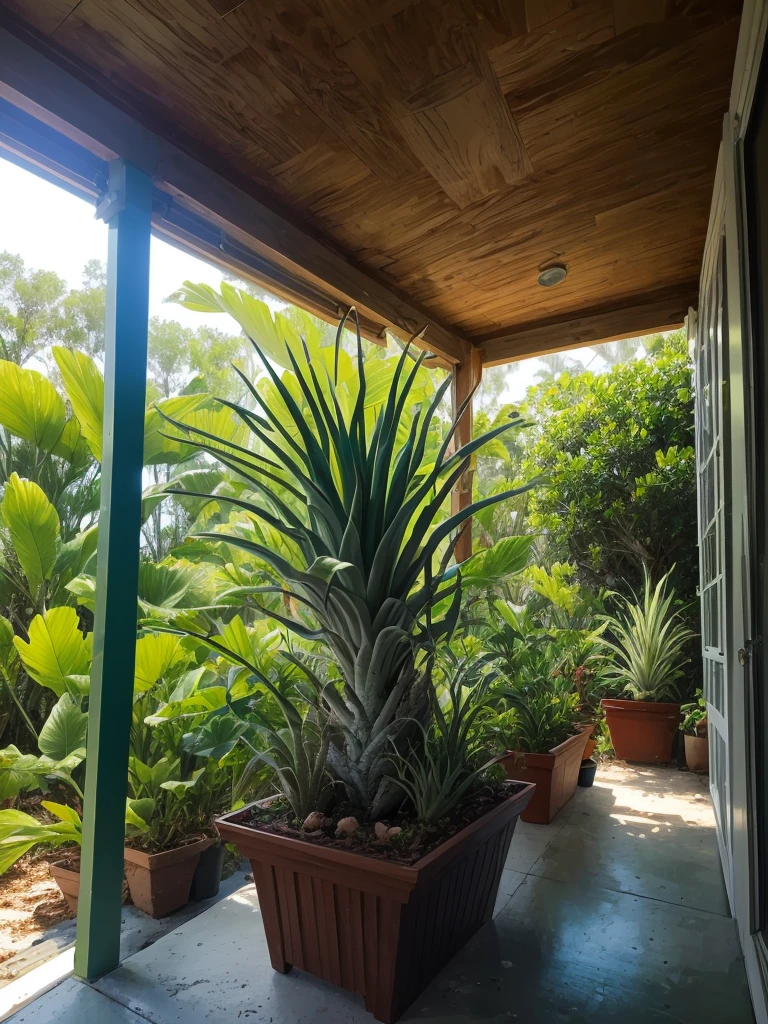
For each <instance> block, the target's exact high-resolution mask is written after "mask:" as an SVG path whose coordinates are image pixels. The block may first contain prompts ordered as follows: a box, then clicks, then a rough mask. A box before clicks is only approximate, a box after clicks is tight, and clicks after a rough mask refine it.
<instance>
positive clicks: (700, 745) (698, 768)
mask: <svg viewBox="0 0 768 1024" xmlns="http://www.w3.org/2000/svg"><path fill="white" fill-rule="evenodd" d="M685 763H686V764H687V765H688V770H689V771H692V772H705V773H706V772H709V740H708V739H707V737H706V736H689V735H688V733H686V734H685Z"/></svg>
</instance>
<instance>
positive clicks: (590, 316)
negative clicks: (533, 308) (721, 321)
mask: <svg viewBox="0 0 768 1024" xmlns="http://www.w3.org/2000/svg"><path fill="white" fill-rule="evenodd" d="M697 294H698V281H691V282H690V283H689V284H687V285H681V286H679V287H676V288H674V289H666V290H665V291H663V292H655V293H653V294H651V295H648V296H647V297H646V299H645V300H644V301H643V302H635V303H632V304H631V305H623V306H619V307H617V308H616V309H608V310H602V311H599V312H591V311H585V312H583V313H580V314H579V315H578V316H574V317H571V318H569V319H568V320H558V321H555V322H550V323H536V324H532V325H531V326H529V327H523V328H521V329H520V330H518V331H515V332H514V333H508V332H507V333H504V334H500V333H498V332H497V333H496V334H489V335H485V336H484V337H482V338H478V339H477V345H478V346H479V347H480V348H482V350H483V366H499V365H500V364H502V363H512V362H515V361H516V360H518V359H530V358H533V357H535V356H542V355H548V354H549V353H551V352H564V351H566V350H567V349H571V348H581V347H582V346H586V345H600V344H603V343H604V342H608V341H618V340H619V339H620V338H639V337H640V336H641V335H643V334H653V333H655V332H657V331H669V330H674V329H675V328H678V327H680V326H682V323H683V320H684V319H685V316H686V314H687V312H688V308H689V307H690V306H692V305H695V303H696V296H697Z"/></svg>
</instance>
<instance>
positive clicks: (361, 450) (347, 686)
mask: <svg viewBox="0 0 768 1024" xmlns="http://www.w3.org/2000/svg"><path fill="white" fill-rule="evenodd" d="M345 320H346V318H345V319H344V320H342V322H341V323H340V325H339V329H338V332H337V336H336V348H335V357H334V359H333V360H332V361H331V359H330V358H324V357H322V358H318V357H317V355H315V357H314V358H313V357H312V356H311V355H310V351H309V349H308V347H307V346H306V345H305V346H304V347H303V351H299V352H298V354H297V353H296V351H295V346H293V347H292V346H290V345H289V346H287V353H288V357H289V359H290V364H291V367H292V374H291V373H290V371H289V372H288V373H287V374H286V375H285V376H284V377H281V376H280V375H279V373H278V372H277V371H276V370H275V369H274V367H273V365H272V364H271V362H270V360H269V359H268V358H267V356H266V355H265V353H264V352H263V350H262V348H261V346H260V345H259V341H258V339H256V338H251V342H252V344H253V347H254V348H255V350H256V352H257V354H258V355H259V357H260V358H261V361H262V363H263V365H264V369H265V371H266V374H267V376H268V378H269V379H270V380H271V391H272V394H273V395H276V396H278V398H279V402H278V403H276V404H279V408H273V407H272V403H271V402H270V401H268V400H267V399H266V398H265V392H266V393H267V394H268V393H269V389H261V388H257V387H256V386H255V385H254V384H253V383H252V382H251V381H250V380H248V379H247V378H246V377H245V375H244V374H242V372H241V371H239V370H238V369H237V367H235V370H236V371H237V372H238V373H240V376H241V377H242V379H243V383H244V384H245V386H246V388H247V390H248V392H249V393H250V395H251V396H252V399H253V401H254V403H255V406H256V409H255V410H253V409H250V408H246V407H245V406H242V405H238V404H237V403H232V402H229V401H224V400H222V402H223V404H224V405H227V406H228V407H229V408H230V409H232V410H233V411H234V412H235V413H236V414H237V415H238V416H239V417H240V419H241V420H242V421H243V422H244V423H245V424H246V425H247V427H248V428H249V430H250V431H251V433H252V435H253V442H254V443H253V445H252V446H251V447H245V446H241V445H238V444H235V443H233V442H230V441H227V440H225V439H223V438H218V437H216V436H214V435H212V434H208V433H205V432H204V431H202V430H200V429H198V428H195V427H191V426H187V425H185V424H183V423H180V422H178V421H171V422H172V423H174V425H175V426H176V427H178V428H179V429H181V430H182V431H184V433H185V434H186V436H187V437H188V438H189V440H190V443H192V444H194V445H195V446H196V447H197V448H199V449H201V450H203V451H206V452H209V453H210V454H212V455H214V456H215V457H216V458H217V459H219V460H220V461H221V462H222V463H223V464H224V465H225V466H227V467H229V468H230V469H231V470H233V471H234V472H235V473H237V474H239V476H240V477H241V478H243V479H244V480H245V481H246V483H247V486H248V487H249V488H250V493H248V492H246V493H244V494H243V495H242V496H240V497H236V498H235V497H233V498H226V499H225V500H227V501H231V502H232V504H233V505H235V506H237V507H239V508H241V509H244V510H245V511H246V512H248V513H250V514H251V515H252V516H254V517H256V518H257V519H259V520H261V521H263V522H265V523H267V524H269V525H270V526H271V527H273V528H274V529H276V530H278V531H279V532H280V533H281V534H283V535H284V536H285V537H286V538H287V539H288V540H289V541H290V542H291V543H292V545H293V547H294V550H295V551H296V552H297V556H296V558H294V559H293V560H289V559H288V558H286V557H283V556H282V555H279V554H277V553H276V552H275V551H274V550H271V549H270V548H269V547H267V546H266V545H264V544H262V543H259V542H257V541H254V540H253V539H248V538H247V537H243V536H235V535H230V534H226V533H223V532H219V533H206V534H202V536H204V537H209V538H210V539H211V540H214V541H217V542H221V541H222V540H226V541H228V543H230V544H232V545H235V546H237V547H238V548H241V549H245V550H246V551H247V552H250V553H251V554H252V555H253V556H256V557H257V558H258V559H259V560H262V561H263V562H266V563H267V564H268V565H269V566H271V568H272V569H273V570H274V572H275V574H276V576H277V577H278V578H279V580H280V581H281V582H280V583H279V584H276V585H275V586H272V587H266V588H265V587H254V588H252V592H253V593H254V594H255V595H256V596H255V597H254V600H255V601H258V600H259V597H258V594H259V592H262V593H264V592H265V591H270V592H272V593H278V594H279V593H282V594H283V595H284V596H285V597H286V598H291V599H294V600H295V601H298V602H300V603H301V605H302V606H303V607H304V608H305V609H306V610H307V611H308V612H309V620H310V621H311V620H313V623H312V626H310V625H308V620H307V618H303V619H300V618H297V617H290V616H283V615H280V614H278V613H275V612H274V611H273V610H271V609H270V610H269V614H270V615H272V616H273V617H274V618H277V619H279V620H280V621H281V622H283V624H284V625H286V626H288V627H289V628H290V629H291V630H294V631H295V632H296V633H297V634H299V635H300V636H301V637H303V638H305V639H311V640H316V639H319V638H322V639H324V640H325V642H326V644H327V646H328V647H329V648H330V650H331V652H332V654H333V656H334V659H335V660H336V662H337V663H338V666H339V669H340V673H341V677H342V680H343V684H340V685H339V687H338V688H334V687H329V686H327V685H326V686H325V687H324V688H323V703H324V705H325V707H326V708H327V710H328V712H329V713H330V714H331V716H332V719H333V724H334V727H335V738H334V740H333V742H332V743H331V747H330V752H329V760H330V765H331V768H332V770H333V771H334V773H335V774H336V776H337V777H338V778H339V779H340V780H342V781H343V782H344V784H345V785H346V787H347V791H348V794H349V796H350V799H352V800H353V801H354V803H355V804H356V805H357V806H359V807H361V808H364V809H366V810H367V811H368V812H369V813H371V814H373V815H376V814H381V813H384V812H385V811H386V810H387V809H388V808H389V807H391V806H392V804H393V803H394V802H396V801H397V800H399V799H400V798H401V797H402V793H401V792H398V789H397V787H396V786H395V785H394V784H393V782H392V780H391V778H389V777H388V776H390V775H391V772H392V765H391V759H390V755H391V753H392V741H393V739H396V737H397V736H398V733H399V732H400V731H401V730H403V729H404V728H407V727H408V726H409V725H412V724H413V721H414V719H415V720H422V721H424V720H425V717H426V716H427V715H428V700H427V685H428V683H429V673H430V666H431V659H430V655H429V651H430V650H431V649H432V647H433V645H434V643H435V641H436V640H437V639H439V638H440V637H441V636H443V635H445V634H446V633H447V632H450V631H451V630H452V629H453V626H454V625H455V622H456V619H457V616H458V612H459V607H460V602H461V571H460V567H456V566H451V567H450V568H449V567H448V565H449V561H450V559H451V557H452V554H453V550H454V547H455V543H456V538H457V531H458V530H459V528H460V527H461V526H462V524H464V523H465V522H466V520H467V519H468V518H469V517H470V516H471V515H472V514H473V513H474V512H476V511H478V510H479V509H481V508H484V507H486V506H488V505H491V504H494V503H497V502H500V501H503V500H505V499H506V498H511V497H514V496H515V495H517V494H519V493H521V491H523V490H525V489H526V488H527V487H528V486H530V484H526V485H525V486H522V487H514V488H510V489H509V490H507V491H505V492H504V493H502V494H496V495H493V496H492V497H488V498H485V499H484V500H482V501H478V502H476V503H475V504H473V505H470V506H469V507H467V508H465V509H463V510H461V511H460V512H457V513H455V514H453V515H450V514H446V512H445V507H446V502H447V499H448V498H449V495H450V492H451V489H452V488H453V487H454V485H455V484H456V483H457V481H458V480H459V478H460V477H461V475H462V473H463V472H464V471H465V470H466V468H467V466H468V464H469V461H470V459H471V457H472V455H473V453H474V452H476V451H477V450H478V449H479V448H481V447H482V446H483V445H484V444H485V443H486V442H487V441H489V440H491V439H492V438H493V437H495V436H497V435H498V434H501V433H502V432H504V431H506V430H509V429H511V428H513V427H516V426H519V425H521V422H522V421H521V420H520V419H519V417H517V415H514V416H512V417H510V419H509V420H508V421H507V422H505V423H503V424H502V425H499V426H497V427H495V428H494V429H493V430H491V431H489V432H488V433H486V434H484V435H483V436H481V437H476V438H474V439H473V440H472V441H471V442H470V443H468V444H466V445H464V446H463V447H461V448H459V449H458V450H453V448H454V435H455V432H456V421H457V420H458V418H459V417H460V416H461V414H462V412H463V411H464V408H465V407H466V404H465V405H464V406H462V407H461V408H460V409H458V410H457V411H456V420H454V422H453V423H452V424H451V425H450V427H449V428H448V429H447V430H446V432H445V435H444V437H443V439H442V442H441V443H440V445H439V449H438V451H437V455H436V456H435V453H434V446H433V448H432V450H431V451H430V450H429V448H428V439H429V437H430V428H433V427H434V422H435V419H436V416H437V413H438V408H439V406H440V403H441V401H442V399H443V397H444V395H445V393H446V390H447V389H448V387H449V386H450V378H448V379H446V380H445V381H444V382H443V383H442V384H441V385H440V386H439V387H438V388H437V389H436V391H435V393H434V396H433V397H432V399H431V401H423V402H421V403H415V402H414V399H413V397H412V393H413V390H414V382H415V381H416V378H417V375H418V374H419V371H420V369H421V367H422V364H423V361H424V358H425V353H421V354H420V355H418V356H416V355H415V354H414V353H413V351H412V346H411V345H410V344H409V345H407V346H406V347H405V348H404V350H403V352H402V354H401V356H400V358H399V359H398V360H397V363H396V367H395V369H394V372H393V375H392V379H391V384H390V386H389V390H388V393H387V394H386V395H385V397H384V400H383V402H382V403H381V404H380V405H378V406H376V407H375V408H374V409H371V407H370V403H366V364H365V360H364V358H363V350H362V343H361V340H360V332H359V328H358V330H357V371H356V381H354V380H353V382H352V385H353V386H352V387H350V382H349V380H347V381H346V382H344V388H343V389H342V384H341V382H340V380H339V358H340V353H342V336H343V331H344V328H345V326H346V324H345ZM355 392H356V393H355ZM366 406H368V408H366ZM409 419H410V426H409V427H408V429H407V430H405V429H403V424H404V423H405V424H407V423H408V421H409ZM199 496H200V497H203V495H199ZM215 500H217V501H220V500H222V499H221V497H220V496H216V497H215ZM312 627H316V628H312Z"/></svg>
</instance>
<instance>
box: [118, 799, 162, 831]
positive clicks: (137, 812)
mask: <svg viewBox="0 0 768 1024" xmlns="http://www.w3.org/2000/svg"><path fill="white" fill-rule="evenodd" d="M154 811H155V801H154V800H151V799H150V798H149V797H144V798H142V799H140V800H126V801H125V823H126V825H131V826H132V827H133V828H135V829H137V830H138V831H139V832H149V821H150V819H151V817H152V815H153V814H154Z"/></svg>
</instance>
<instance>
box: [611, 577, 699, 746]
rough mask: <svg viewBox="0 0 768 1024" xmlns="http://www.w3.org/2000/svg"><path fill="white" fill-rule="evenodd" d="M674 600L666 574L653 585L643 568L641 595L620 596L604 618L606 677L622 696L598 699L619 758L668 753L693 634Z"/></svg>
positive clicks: (673, 739)
mask: <svg viewBox="0 0 768 1024" xmlns="http://www.w3.org/2000/svg"><path fill="white" fill-rule="evenodd" d="M674 601H675V591H674V589H673V588H672V587H670V586H669V574H668V573H667V574H666V575H665V576H663V577H662V578H661V579H660V580H659V582H658V583H657V584H656V585H655V586H654V585H653V583H652V582H651V578H650V575H649V573H648V572H647V570H646V573H645V585H644V589H643V597H642V600H640V601H631V600H623V602H622V610H621V611H620V612H619V614H618V615H615V616H612V617H610V618H608V619H607V623H608V630H607V633H608V635H609V637H611V638H606V639H605V640H604V641H603V642H604V645H605V650H606V661H607V664H608V667H607V671H606V678H607V679H608V680H609V681H611V682H612V683H613V684H614V686H616V687H617V688H618V690H619V692H620V693H622V694H626V698H624V697H620V698H604V699H603V700H602V701H601V704H602V707H603V710H604V712H605V717H606V720H607V722H608V728H609V730H610V734H611V742H612V744H613V749H614V751H615V754H616V757H617V758H619V759H620V760H622V761H640V762H647V763H654V764H659V763H664V762H667V761H669V760H671V758H672V746H673V744H674V741H675V736H676V735H677V730H678V725H679V722H680V681H681V679H682V678H683V675H684V668H685V665H686V664H687V662H688V660H689V656H688V652H687V649H688V644H689V641H690V640H691V637H692V636H693V633H692V632H691V630H690V629H688V627H687V626H686V625H685V623H684V622H683V621H682V620H681V618H680V616H679V614H678V613H677V612H676V611H675V610H674Z"/></svg>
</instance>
